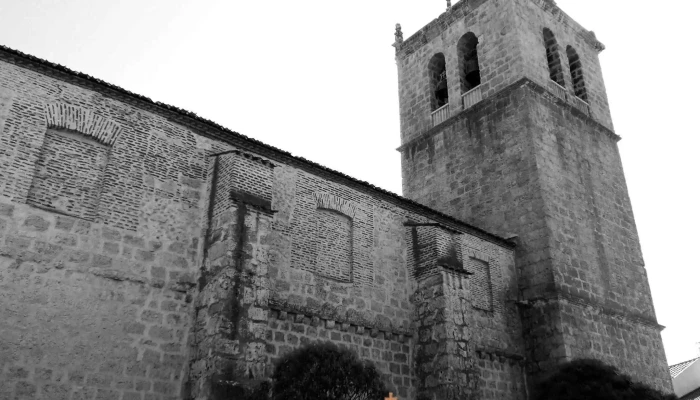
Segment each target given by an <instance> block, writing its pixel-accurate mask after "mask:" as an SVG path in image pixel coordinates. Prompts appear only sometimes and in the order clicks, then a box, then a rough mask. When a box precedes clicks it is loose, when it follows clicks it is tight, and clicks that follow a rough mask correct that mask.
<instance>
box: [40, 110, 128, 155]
mask: <svg viewBox="0 0 700 400" xmlns="http://www.w3.org/2000/svg"><path fill="white" fill-rule="evenodd" d="M45 111H46V112H45V115H46V125H47V127H48V128H58V129H67V130H71V131H76V132H80V133H82V134H83V135H86V136H90V137H92V138H94V139H95V140H97V141H98V142H100V143H102V144H105V145H107V146H113V145H114V143H115V142H116V140H117V137H119V134H120V133H121V131H122V128H121V126H119V124H117V123H116V122H114V121H112V120H111V119H108V118H105V117H101V116H99V115H95V113H94V112H93V111H92V110H89V109H85V108H82V107H78V106H74V105H71V104H66V103H50V104H46V110H45Z"/></svg>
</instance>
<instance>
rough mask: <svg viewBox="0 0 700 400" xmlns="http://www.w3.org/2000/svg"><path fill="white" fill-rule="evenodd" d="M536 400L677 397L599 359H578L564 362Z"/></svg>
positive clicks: (663, 399) (666, 399)
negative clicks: (636, 379)
mask: <svg viewBox="0 0 700 400" xmlns="http://www.w3.org/2000/svg"><path fill="white" fill-rule="evenodd" d="M537 393H538V395H537V397H536V398H535V400H559V399H567V400H673V399H677V397H676V396H675V395H673V394H664V393H662V392H660V391H658V390H656V389H653V388H651V387H649V386H647V385H644V384H642V383H638V382H633V381H632V379H631V378H630V377H629V376H627V375H625V374H622V373H620V372H619V371H618V370H617V368H615V367H613V366H610V365H606V364H604V363H603V362H601V361H599V360H592V359H578V360H573V361H570V362H568V363H566V364H563V365H562V366H561V367H560V368H559V369H558V370H557V372H555V373H554V374H553V375H551V376H550V377H549V378H548V379H546V380H545V381H543V382H542V383H541V384H540V385H539V387H538V390H537Z"/></svg>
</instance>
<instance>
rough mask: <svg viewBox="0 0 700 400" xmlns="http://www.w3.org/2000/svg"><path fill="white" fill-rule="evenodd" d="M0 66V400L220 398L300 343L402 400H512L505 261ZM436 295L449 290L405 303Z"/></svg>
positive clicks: (411, 218)
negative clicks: (477, 399) (330, 352)
mask: <svg viewBox="0 0 700 400" xmlns="http://www.w3.org/2000/svg"><path fill="white" fill-rule="evenodd" d="M0 56H2V57H6V58H7V57H9V59H10V60H11V62H6V61H0V304H2V306H3V307H2V308H0V397H1V398H37V399H39V398H41V399H43V398H51V399H75V400H77V399H121V400H126V399H140V400H147V399H148V400H165V399H176V398H181V399H215V398H221V397H225V396H230V395H232V394H235V390H236V387H238V386H240V385H252V384H255V383H256V382H258V381H260V380H261V379H265V378H266V377H267V376H269V374H270V373H271V371H272V367H273V365H274V361H275V360H277V359H278V358H279V357H280V356H281V355H283V354H285V353H286V352H288V351H290V350H291V349H292V348H295V347H298V346H301V345H303V344H306V343H310V342H312V341H331V342H336V343H338V344H341V345H343V346H347V347H349V348H351V349H353V350H354V351H356V352H357V354H358V355H359V356H360V357H361V358H363V359H367V360H370V361H372V362H373V363H375V365H376V366H377V367H378V368H379V370H380V371H381V372H382V373H383V375H384V378H385V380H386V382H387V384H388V385H389V386H390V387H391V389H392V390H393V391H394V392H395V393H398V394H399V395H400V396H401V398H402V399H408V400H412V399H415V395H416V393H418V392H423V393H429V394H431V396H433V398H435V397H434V396H438V395H440V396H446V397H444V398H456V397H455V396H458V395H461V394H465V393H468V394H469V396H474V395H476V394H477V393H480V392H483V393H486V394H485V395H484V396H486V398H490V397H495V396H498V395H499V394H498V393H501V394H502V393H505V392H508V393H512V394H513V396H515V397H514V398H518V397H517V396H519V393H520V390H521V387H522V382H523V381H522V377H518V378H517V379H519V381H518V382H519V383H514V381H513V379H514V378H513V376H516V375H513V374H512V373H511V372H509V371H511V369H513V368H515V369H517V368H519V366H518V365H519V364H518V363H519V362H520V361H519V360H520V359H521V354H522V353H523V344H522V341H521V340H520V324H519V320H518V318H517V314H516V308H515V307H516V306H515V303H514V301H513V299H514V293H515V287H516V273H515V267H514V262H513V253H512V247H513V245H512V244H511V243H509V242H507V241H505V240H503V239H501V238H499V237H496V236H493V235H491V234H489V233H486V232H484V231H482V230H480V229H478V228H474V227H472V226H469V225H465V224H464V223H462V222H460V221H458V220H455V219H452V218H450V217H448V216H445V215H442V214H440V213H437V212H435V211H433V210H430V209H428V208H426V207H424V206H421V205H419V204H417V203H413V202H410V201H407V200H405V199H402V198H400V197H398V196H395V195H392V194H389V193H387V192H383V191H381V190H379V189H377V188H373V187H371V186H369V185H367V184H365V183H362V182H358V181H355V180H353V179H351V178H348V177H345V176H343V175H341V174H339V173H336V172H333V171H329V170H327V169H325V168H323V167H320V166H318V165H315V164H312V163H310V162H308V161H305V160H300V159H296V158H294V157H291V156H290V155H289V154H287V153H284V152H282V151H279V150H276V149H273V148H270V147H267V146H265V145H262V144H260V143H259V142H255V141H252V140H250V139H247V138H245V137H242V136H240V135H237V134H235V133H232V132H230V131H225V130H224V129H223V128H221V127H216V126H215V125H213V124H211V123H204V122H202V121H201V120H199V119H196V118H194V117H192V116H191V115H188V114H185V113H181V112H180V111H173V110H172V109H170V108H167V107H165V106H162V105H155V104H153V103H151V102H148V101H146V100H144V99H143V98H138V97H137V96H135V95H132V94H128V93H125V92H124V91H119V90H116V89H114V88H112V87H109V86H107V85H105V84H102V83H99V82H97V83H96V82H95V81H93V80H90V79H87V78H85V77H79V76H76V75H75V74H73V75H71V73H67V72H63V71H61V70H59V69H56V68H54V67H51V66H46V65H43V64H37V63H36V61H35V60H34V61H32V60H27V59H26V58H23V57H24V56H17V55H12V56H8V54H7V53H6V52H4V50H2V51H0ZM18 64H22V66H19V65H18ZM445 274H452V275H454V274H461V275H460V276H461V277H460V278H459V283H458V284H450V283H449V282H451V281H449V279H444V280H443V281H440V282H441V283H440V284H439V285H438V289H437V292H434V293H433V295H434V296H437V297H435V298H434V299H433V300H429V301H428V300H426V299H427V298H428V297H426V296H423V295H417V294H416V293H418V292H420V291H419V287H420V285H421V284H420V282H419V281H420V279H435V277H436V276H447V275H445ZM471 276H474V277H476V278H475V281H474V282H473V283H472V281H471V278H470V277H471ZM471 285H473V286H474V288H473V289H472V287H471ZM441 293H442V294H441ZM474 294H477V295H476V296H475V295H474ZM482 297H484V298H482ZM453 311H454V314H455V316H454V318H453V317H452V314H453ZM437 317H439V318H441V320H439V323H438V324H435V323H434V322H435V320H436V318H437ZM421 324H423V325H421ZM433 326H435V327H436V329H434V330H433V329H432V328H430V327H433ZM419 327H420V331H421V332H422V334H423V337H422V338H420V337H419V333H418V332H419ZM426 335H427V336H426ZM419 349H422V350H419ZM419 354H420V357H419V356H418V355H419ZM418 358H420V359H421V360H425V362H426V364H425V365H423V364H420V363H416V360H417V359H418ZM446 360H447V361H446ZM484 360H488V361H484ZM445 362H447V365H446V364H445ZM452 365H454V366H459V368H458V371H460V372H459V373H456V374H455V375H454V376H451V378H450V379H453V378H454V379H457V380H459V382H460V384H459V385H457V386H455V384H454V383H449V382H447V381H446V380H445V379H447V375H445V374H444V373H443V372H444V371H446V370H447V369H446V368H448V369H449V368H450V366H452ZM419 370H420V371H423V372H419ZM496 371H500V372H499V373H497V372H496ZM460 374H462V375H460ZM418 376H420V377H421V378H420V379H418ZM517 379H516V380H517ZM438 390H439V391H438ZM498 390H500V392H499V391H498ZM489 396H490V397H489Z"/></svg>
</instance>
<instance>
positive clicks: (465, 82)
mask: <svg viewBox="0 0 700 400" xmlns="http://www.w3.org/2000/svg"><path fill="white" fill-rule="evenodd" d="M477 44H479V40H478V39H477V38H476V35H474V34H473V33H471V32H469V33H467V34H465V35H464V36H462V38H461V39H459V42H457V55H458V57H459V78H460V81H461V86H462V93H467V92H468V91H470V90H472V89H474V88H475V87H477V86H479V85H480V84H481V72H480V71H479V57H478V55H477V51H476V45H477Z"/></svg>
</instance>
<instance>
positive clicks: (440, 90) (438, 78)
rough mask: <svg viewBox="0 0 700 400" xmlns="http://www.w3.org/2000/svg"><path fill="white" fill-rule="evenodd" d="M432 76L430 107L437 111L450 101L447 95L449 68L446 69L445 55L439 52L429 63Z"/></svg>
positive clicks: (430, 75)
mask: <svg viewBox="0 0 700 400" xmlns="http://www.w3.org/2000/svg"><path fill="white" fill-rule="evenodd" d="M428 74H429V77H430V91H431V100H430V109H431V111H435V110H437V109H438V108H440V107H442V106H444V105H445V104H447V103H448V100H449V99H448V95H447V70H446V69H445V55H443V54H442V53H437V54H435V55H434V56H433V58H431V59H430V63H428Z"/></svg>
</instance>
